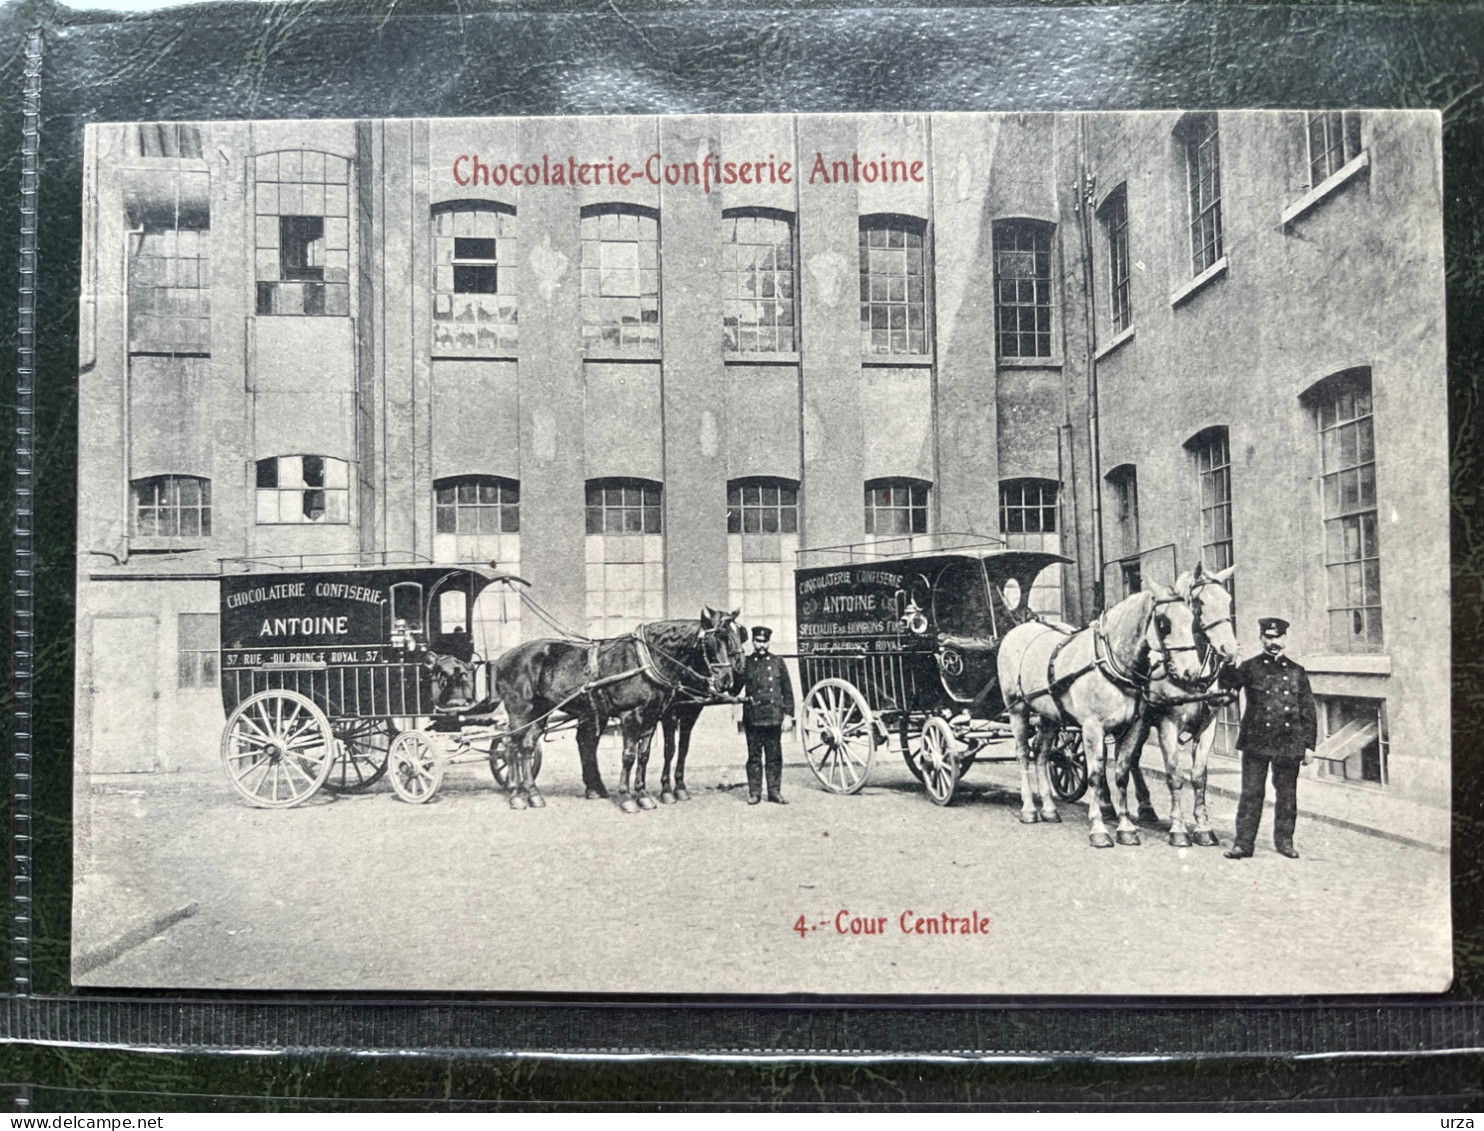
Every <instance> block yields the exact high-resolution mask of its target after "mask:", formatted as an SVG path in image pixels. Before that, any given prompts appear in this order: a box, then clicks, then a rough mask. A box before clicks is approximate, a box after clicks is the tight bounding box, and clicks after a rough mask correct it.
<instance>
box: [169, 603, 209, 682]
mask: <svg viewBox="0 0 1484 1131" xmlns="http://www.w3.org/2000/svg"><path fill="white" fill-rule="evenodd" d="M176 643H177V647H176V671H177V674H178V679H177V686H179V687H182V688H192V687H215V686H216V685H217V648H218V644H217V614H216V613H181V614H180V615H179V617H178V619H177V622H176Z"/></svg>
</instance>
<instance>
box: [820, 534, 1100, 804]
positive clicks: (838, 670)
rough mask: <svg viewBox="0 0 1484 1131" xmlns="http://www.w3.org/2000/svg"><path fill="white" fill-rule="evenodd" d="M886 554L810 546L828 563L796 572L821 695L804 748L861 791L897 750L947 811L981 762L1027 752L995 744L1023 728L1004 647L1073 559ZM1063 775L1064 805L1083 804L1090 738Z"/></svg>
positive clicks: (977, 548) (843, 783)
mask: <svg viewBox="0 0 1484 1131" xmlns="http://www.w3.org/2000/svg"><path fill="white" fill-rule="evenodd" d="M943 537H944V539H951V537H952V536H943ZM943 545H945V542H944V541H940V542H939V543H938V546H939V547H941V546H943ZM879 553H880V547H879V546H878V547H872V546H843V547H830V548H827V549H824V550H809V551H805V554H807V555H808V556H809V560H811V561H821V560H823V561H824V563H825V564H817V565H811V566H808V567H805V568H800V569H798V570H797V571H796V573H795V600H796V614H797V617H798V640H799V645H798V661H799V668H800V675H801V677H802V683H803V685H804V686H805V687H807V688H808V689H809V690H808V691H807V692H806V694H805V696H804V703H803V708H802V710H801V712H800V716H799V717H800V720H801V722H800V726H801V729H802V731H803V742H804V753H805V756H806V758H807V760H808V762H809V767H810V769H812V770H813V771H814V774H815V776H816V777H817V778H818V779H819V781H820V783H821V784H823V785H824V787H825V788H826V789H828V790H830V791H832V792H834V793H855V792H856V791H857V790H859V789H860V788H861V787H862V786H863V785H865V783H866V779H867V777H868V775H869V773H870V768H871V761H872V757H873V756H874V754H875V751H876V749H877V748H878V747H882V746H885V747H888V748H890V747H892V746H893V745H895V747H896V748H897V749H898V750H899V751H900V753H901V755H902V757H903V758H904V760H905V761H906V764H907V767H908V769H910V770H911V771H912V774H913V775H914V776H915V777H916V778H917V779H918V780H919V781H921V782H922V784H923V787H924V788H925V789H926V790H927V793H928V795H929V796H930V797H931V798H932V799H933V801H935V802H937V803H938V804H939V805H946V804H948V803H949V802H950V801H951V800H952V799H953V795H954V792H955V790H956V789H957V787H958V782H959V779H960V778H961V777H962V776H963V773H964V771H965V770H967V769H968V768H969V766H970V765H971V764H972V763H973V762H974V761H975V759H976V758H981V759H985V760H989V759H991V758H993V759H995V760H1006V761H1008V760H1011V759H1013V758H1014V757H1015V754H1014V748H1013V745H1007V746H1006V747H1005V749H1004V752H1003V754H1001V753H998V752H996V751H994V750H991V748H990V744H991V743H993V742H995V741H996V740H997V739H1002V738H1005V737H1007V736H1008V734H1009V731H1008V728H1007V727H1006V726H1005V724H1004V723H1002V722H1000V721H999V720H1000V717H1001V716H1002V715H1003V713H1004V710H1005V703H1004V701H1003V698H1002V696H1001V693H1000V688H999V683H998V679H997V676H996V670H995V657H996V652H997V650H998V647H999V641H1000V640H1001V638H1003V636H1004V635H1005V634H1006V633H1007V632H1008V631H1009V630H1010V629H1011V628H1013V627H1014V626H1016V625H1018V624H1022V623H1024V622H1026V621H1028V620H1030V619H1032V618H1033V617H1034V616H1035V613H1034V612H1033V611H1032V609H1031V607H1030V596H1031V591H1032V586H1033V585H1034V582H1035V580H1036V577H1037V575H1039V574H1040V573H1041V571H1042V570H1044V569H1046V568H1047V567H1049V566H1053V565H1056V564H1057V563H1064V562H1067V561H1068V559H1067V558H1064V557H1061V556H1060V555H1057V554H1051V553H1044V552H1041V551H1032V550H1007V549H1005V548H1004V547H1003V546H1002V545H1001V544H1000V543H998V542H986V541H984V540H982V539H961V540H960V544H959V545H957V546H955V547H954V548H952V549H943V548H935V549H933V550H931V551H927V552H912V553H908V554H904V555H900V556H890V557H888V556H874V555H875V554H879ZM802 556H803V555H801V557H802ZM831 558H833V559H834V560H833V561H832V560H830V559H831ZM1050 767H1051V778H1052V786H1053V788H1054V789H1055V790H1056V792H1057V794H1058V795H1059V796H1060V797H1062V798H1063V799H1064V800H1067V801H1075V800H1077V799H1078V798H1079V797H1081V796H1082V793H1083V791H1084V790H1085V789H1086V788H1087V770H1086V764H1085V762H1084V760H1083V757H1082V750H1081V740H1080V735H1079V734H1078V732H1077V731H1075V730H1067V731H1065V732H1064V733H1063V734H1062V735H1061V737H1060V740H1059V741H1058V743H1057V747H1056V749H1055V750H1054V751H1053V752H1052V754H1051V760H1050Z"/></svg>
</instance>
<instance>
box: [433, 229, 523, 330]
mask: <svg viewBox="0 0 1484 1131" xmlns="http://www.w3.org/2000/svg"><path fill="white" fill-rule="evenodd" d="M515 256H516V248H515V210H514V209H513V208H510V207H508V206H506V205H503V204H495V203H492V202H489V201H478V200H457V201H450V202H448V203H446V204H440V205H437V206H436V207H435V208H434V209H433V352H434V353H436V354H454V355H466V356H467V355H478V356H490V355H492V354H511V353H514V352H515V347H516V340H517V329H518V314H519V309H518V304H517V301H516V294H515V279H516V274H515V271H514V270H513V268H514V265H515Z"/></svg>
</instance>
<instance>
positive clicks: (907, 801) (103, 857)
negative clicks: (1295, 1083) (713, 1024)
mask: <svg viewBox="0 0 1484 1131" xmlns="http://www.w3.org/2000/svg"><path fill="white" fill-rule="evenodd" d="M697 736H698V744H697V749H696V750H694V751H693V752H692V756H691V770H690V773H689V775H688V777H689V784H690V787H691V790H692V794H693V799H692V800H691V801H689V802H686V803H682V804H679V805H674V806H662V807H660V808H659V809H657V810H655V811H653V812H647V813H641V814H637V815H625V814H623V813H621V812H619V811H618V809H617V807H616V806H615V805H613V804H611V803H607V802H601V801H587V800H584V799H583V797H582V791H581V783H580V777H579V775H578V767H577V757H576V752H575V748H573V746H572V743H571V741H570V738H565V739H562V740H559V741H557V742H555V743H553V744H552V745H550V746H549V747H548V748H547V750H546V755H545V768H544V769H543V771H542V775H541V782H542V785H543V787H544V790H545V793H546V795H547V797H548V800H549V805H548V807H547V808H545V809H543V810H533V811H527V812H513V811H511V810H510V809H509V808H508V806H507V805H506V802H505V799H504V797H503V795H502V794H501V793H499V792H498V791H496V790H495V788H494V786H493V782H492V780H491V778H490V775H489V771H488V769H487V768H486V767H484V766H483V765H479V764H475V765H466V766H459V767H454V768H451V769H450V770H449V772H448V776H447V779H446V781H445V784H444V786H443V789H442V791H441V792H440V794H439V796H438V797H437V798H436V799H434V801H432V802H431V803H429V804H427V805H423V806H412V805H407V804H404V803H402V802H400V801H398V800H397V799H396V798H395V797H394V796H393V795H392V794H391V792H390V791H389V790H387V789H386V788H385V786H384V785H383V786H381V787H378V788H377V789H376V790H374V791H373V792H371V793H369V794H366V795H362V796H355V797H341V798H335V799H330V798H327V797H317V798H315V799H313V800H312V801H311V802H310V803H309V804H307V805H305V806H302V807H300V808H297V809H290V810H257V809H252V808H249V807H248V806H247V805H245V804H244V803H243V802H242V801H241V800H240V799H239V798H238V797H237V795H236V794H235V793H233V792H232V790H231V788H230V787H229V785H228V783H227V780H226V777H225V775H224V774H221V773H216V774H210V773H205V772H203V773H201V774H194V775H135V776H114V777H109V778H107V779H100V780H99V781H97V782H95V783H94V784H93V787H92V789H91V793H90V797H89V798H88V802H89V803H90V805H91V814H90V820H89V821H87V822H85V827H86V828H88V829H89V830H90V832H89V834H88V835H89V836H90V839H91V852H90V853H89V854H87V856H86V858H84V857H83V856H82V855H81V854H80V857H79V865H80V867H81V869H82V871H83V874H82V876H81V879H80V881H79V883H78V885H77V897H76V907H75V923H76V927H75V938H76V950H75V952H74V954H75V958H76V959H79V960H80V966H79V970H78V975H79V976H78V977H77V979H76V980H77V981H78V982H79V983H80V984H84V985H94V986H151V985H154V986H178V987H196V988H200V987H257V988H284V989H290V988H292V989H311V988H312V989H362V990H370V989H404V990H493V991H559V990H569V991H599V992H621V993H666V992H679V993H743V994H757V993H793V992H812V993H830V994H841V993H850V994H860V993H891V992H899V993H900V992H916V993H943V994H1014V995H1022V994H1085V993H1099V994H1111V995H1120V996H1121V995H1147V994H1157V995H1171V994H1243V993H1262V994H1294V993H1355V992H1364V993H1396V992H1416V991H1436V990H1441V989H1442V988H1444V986H1445V985H1446V984H1447V980H1448V973H1447V972H1448V968H1449V966H1448V964H1449V961H1450V942H1449V940H1450V931H1449V921H1448V904H1449V890H1448V862H1447V857H1446V855H1444V854H1442V853H1440V852H1437V851H1433V850H1430V849H1428V848H1425V847H1422V846H1419V845H1410V844H1404V843H1397V842H1396V841H1394V840H1388V839H1383V838H1380V837H1376V836H1369V835H1365V834H1363V833H1362V832H1360V831H1357V830H1355V829H1351V828H1345V827H1338V826H1336V825H1334V824H1327V823H1321V822H1319V821H1314V820H1301V822H1300V825H1299V830H1298V845H1299V849H1300V851H1301V852H1302V854H1303V855H1302V859H1300V860H1296V861H1290V860H1285V859H1283V858H1282V857H1279V856H1277V855H1276V854H1275V853H1273V852H1272V851H1271V850H1270V846H1269V842H1268V840H1267V829H1268V825H1267V824H1266V823H1265V826H1264V834H1263V837H1262V838H1260V840H1259V845H1258V854H1257V856H1256V857H1255V858H1253V859H1251V860H1246V861H1240V862H1235V861H1230V860H1226V859H1224V858H1223V857H1222V855H1221V849H1213V848H1190V849H1174V848H1170V847H1169V846H1167V845H1166V844H1165V841H1164V833H1163V831H1162V830H1161V829H1158V828H1152V829H1146V830H1145V832H1144V836H1143V844H1142V845H1140V846H1138V847H1119V848H1115V849H1112V850H1105V851H1097V850H1093V849H1091V848H1089V847H1088V845H1087V840H1086V810H1085V806H1083V805H1080V804H1079V805H1076V806H1069V807H1064V816H1065V818H1066V819H1065V821H1064V823H1062V824H1060V825H1036V826H1022V825H1020V824H1019V823H1018V821H1017V815H1018V812H1019V796H1018V787H1017V784H1016V783H1017V780H1018V779H1017V775H1016V772H1015V767H1014V765H1013V763H1012V764H1008V765H1007V764H987V765H986V764H979V765H976V766H975V767H974V768H973V769H972V770H970V772H969V773H968V775H967V776H966V778H965V781H964V782H963V784H962V785H961V787H960V793H959V797H958V799H957V800H956V801H955V803H954V804H953V805H952V806H950V807H948V808H939V807H937V806H935V805H933V804H932V803H931V802H930V801H929V800H928V798H927V797H926V795H925V794H924V793H923V791H922V789H921V787H920V786H918V785H917V783H916V782H915V781H914V780H913V778H912V777H911V776H910V775H909V773H908V772H907V770H906V768H905V767H904V766H903V765H902V763H901V761H900V759H899V758H898V757H897V756H895V755H891V754H888V753H887V752H886V751H884V750H882V751H878V754H877V760H876V764H875V766H874V767H873V770H872V774H871V778H870V782H869V784H868V785H867V786H866V788H865V789H864V790H863V791H862V792H861V793H859V794H857V795H855V796H848V797H841V796H835V795H832V794H829V793H827V792H825V791H824V790H823V789H821V788H820V787H819V785H818V784H817V782H816V781H815V780H814V777H813V775H812V774H811V773H810V771H809V769H808V768H807V766H805V765H804V764H803V762H802V761H801V758H800V755H799V752H798V748H797V745H796V744H787V745H786V752H787V753H788V755H789V764H788V766H787V768H786V770H785V789H786V792H787V796H788V798H789V800H790V802H791V804H790V805H788V806H786V807H779V806H774V805H766V804H765V805H762V806H758V807H756V808H753V807H749V806H748V805H747V804H746V803H745V796H746V789H745V786H743V785H742V781H743V774H742V767H741V764H740V751H741V746H742V744H741V740H740V738H739V737H737V736H736V735H735V734H732V733H731V731H730V728H729V727H728V726H727V725H726V724H725V719H724V718H723V717H721V716H719V715H718V716H717V717H716V718H715V719H710V720H707V721H703V725H702V728H701V729H700V730H698V732H697ZM601 757H602V764H603V768H604V773H605V776H606V778H607V780H608V783H609V785H610V787H612V786H614V785H615V784H616V779H617V773H618V761H619V757H618V746H617V741H616V739H613V738H607V739H605V740H604V746H603V752H602V755H601ZM657 779H658V757H656V758H655V760H654V761H653V762H652V763H651V768H650V784H651V787H652V788H657ZM1151 785H1152V786H1153V788H1154V798H1155V805H1156V808H1157V809H1158V810H1159V812H1160V813H1161V814H1162V815H1163V814H1166V813H1167V809H1168V794H1167V792H1166V791H1165V790H1164V787H1163V785H1162V784H1161V783H1159V782H1151ZM1303 800H1304V798H1303V795H1302V793H1301V796H1300V802H1301V804H1302V803H1303ZM1234 809H1235V803H1234V802H1233V801H1232V800H1230V799H1229V798H1223V797H1215V798H1213V799H1212V811H1213V817H1214V819H1215V821H1216V825H1217V828H1218V830H1219V831H1220V833H1221V836H1222V840H1223V844H1224V845H1226V844H1230V840H1231V829H1232V817H1233V813H1234ZM1270 820H1271V814H1270V813H1269V816H1268V821H1270ZM929 921H931V922H932V923H933V924H935V925H936V928H937V929H936V932H934V933H929V932H932V931H933V927H931V926H929V925H928V923H929ZM904 928H905V929H904Z"/></svg>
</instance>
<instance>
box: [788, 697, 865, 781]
mask: <svg viewBox="0 0 1484 1131" xmlns="http://www.w3.org/2000/svg"><path fill="white" fill-rule="evenodd" d="M802 729H803V732H804V758H805V759H806V760H807V761H808V763H809V768H810V769H811V770H813V771H814V776H815V777H817V778H818V779H819V782H820V784H821V785H823V786H824V787H825V789H827V790H829V791H830V792H831V793H857V792H859V790H860V788H861V786H863V785H865V784H866V776H867V775H868V774H869V773H870V771H871V755H872V754H874V753H875V750H876V726H875V720H874V719H873V718H872V717H871V708H870V707H869V706H868V705H867V703H866V699H865V696H863V695H862V694H861V693H860V692H859V691H858V690H856V688H855V686H854V685H853V684H851V683H848V682H847V681H845V680H843V679H822V680H820V681H819V682H818V683H816V684H815V685H814V686H813V687H811V688H810V689H809V694H808V695H806V696H804V714H803V723H802Z"/></svg>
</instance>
